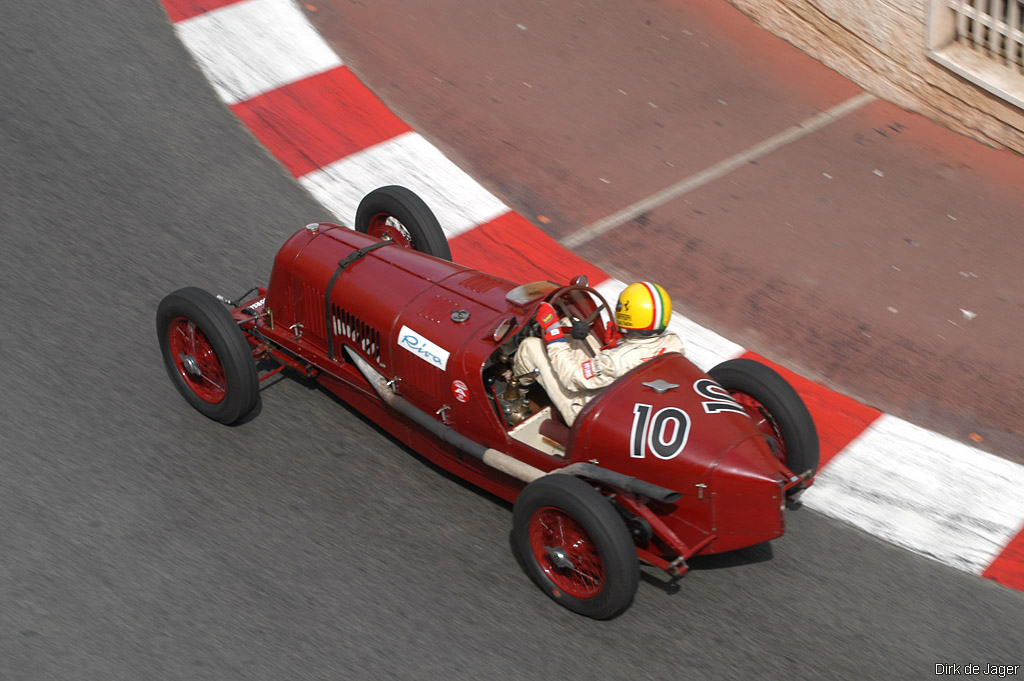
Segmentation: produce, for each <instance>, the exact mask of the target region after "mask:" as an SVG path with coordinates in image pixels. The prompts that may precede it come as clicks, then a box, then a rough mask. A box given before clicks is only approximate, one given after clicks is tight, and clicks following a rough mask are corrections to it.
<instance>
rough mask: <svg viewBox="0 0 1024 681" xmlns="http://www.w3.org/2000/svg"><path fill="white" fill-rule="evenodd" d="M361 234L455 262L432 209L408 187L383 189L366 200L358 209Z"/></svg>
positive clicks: (356, 225) (357, 217) (356, 226)
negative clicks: (386, 238)
mask: <svg viewBox="0 0 1024 681" xmlns="http://www.w3.org/2000/svg"><path fill="white" fill-rule="evenodd" d="M355 229H356V231H357V232H363V233H364V234H369V235H370V236H375V237H378V238H384V237H385V236H387V237H389V238H390V239H391V240H392V241H394V242H395V243H397V244H399V245H401V246H405V247H406V248H412V249H413V250H416V251H420V252H421V253H426V254H427V255H432V256H435V257H437V258H442V259H443V260H451V259H452V251H451V248H449V246H448V238H447V237H446V236H445V234H444V230H442V229H441V224H440V223H439V222H438V221H437V217H436V216H435V215H434V213H433V211H431V210H430V207H429V206H427V204H426V203H425V202H424V201H423V199H421V198H420V197H419V196H417V195H416V194H415V193H414V192H412V191H411V190H409V189H406V188H405V187H399V186H397V185H391V186H388V187H380V188H379V189H374V190H373V191H372V192H370V193H369V194H367V195H366V196H364V197H363V200H362V201H360V202H359V208H358V209H356V224H355Z"/></svg>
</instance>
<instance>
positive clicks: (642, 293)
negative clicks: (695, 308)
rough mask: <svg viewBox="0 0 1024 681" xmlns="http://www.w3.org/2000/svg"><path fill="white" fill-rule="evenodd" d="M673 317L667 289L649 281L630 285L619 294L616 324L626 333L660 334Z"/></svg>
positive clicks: (616, 307)
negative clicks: (644, 332)
mask: <svg viewBox="0 0 1024 681" xmlns="http://www.w3.org/2000/svg"><path fill="white" fill-rule="evenodd" d="M671 317H672V301H671V299H669V297H668V293H666V292H665V289H663V288H662V287H660V286H658V285H657V284H653V283H651V282H649V281H638V282H635V283H633V284H630V285H629V286H627V287H626V288H624V289H623V290H622V293H620V294H619V302H618V304H617V305H616V306H615V323H616V324H618V325H619V328H621V329H625V330H626V331H646V332H649V333H651V334H658V333H661V332H662V331H664V330H665V327H666V326H668V320H669V319H670V318H671Z"/></svg>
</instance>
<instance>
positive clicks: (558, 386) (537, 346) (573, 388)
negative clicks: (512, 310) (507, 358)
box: [513, 331, 684, 426]
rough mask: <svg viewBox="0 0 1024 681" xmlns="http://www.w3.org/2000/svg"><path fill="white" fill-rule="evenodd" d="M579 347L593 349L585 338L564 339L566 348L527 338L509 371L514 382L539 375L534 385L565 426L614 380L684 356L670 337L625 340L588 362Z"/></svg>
mask: <svg viewBox="0 0 1024 681" xmlns="http://www.w3.org/2000/svg"><path fill="white" fill-rule="evenodd" d="M584 343H589V344H590V346H591V348H594V346H595V345H597V343H596V342H595V341H594V340H593V338H592V337H589V336H588V337H587V340H586V341H578V340H575V339H572V338H570V337H568V336H567V338H566V342H555V343H551V344H550V345H547V346H545V343H544V341H543V340H541V339H540V338H533V337H531V338H527V339H525V340H524V341H523V342H522V343H521V344H520V345H519V350H517V351H516V358H515V364H514V366H513V371H515V374H516V376H522V375H523V374H526V373H529V372H531V371H533V370H534V369H535V368H536V369H539V373H538V374H537V381H538V382H540V384H541V385H542V386H543V387H544V390H546V391H547V393H548V397H550V398H551V402H552V403H553V404H554V405H555V407H556V408H557V409H558V411H559V412H561V414H562V418H563V419H565V422H566V424H567V425H569V426H571V425H572V423H573V421H575V420H576V416H577V415H578V414H579V413H580V411H581V410H582V409H583V407H584V405H586V403H587V402H588V401H589V400H590V399H591V398H592V397H593V396H594V395H596V394H597V393H598V392H600V390H601V389H602V388H604V387H606V386H609V385H611V383H612V382H613V381H614V380H615V379H616V378H618V377H619V376H622V375H623V374H625V373H627V372H629V371H630V370H631V369H633V368H635V367H638V366H640V365H641V364H643V363H644V362H646V361H647V360H649V359H653V358H654V357H657V356H658V355H663V354H665V353H666V352H678V353H679V354H684V349H683V341H681V340H680V339H679V336H677V335H676V334H674V333H672V332H671V331H665V332H664V333H662V334H661V335H658V336H648V337H637V336H627V337H626V338H623V339H622V340H620V341H619V344H618V345H616V346H615V347H613V348H608V349H607V350H598V349H596V348H594V349H595V352H594V355H593V356H592V355H591V354H590V353H589V352H587V350H586V348H585V347H584ZM529 383H532V381H531V380H530V379H525V380H523V385H528V384H529Z"/></svg>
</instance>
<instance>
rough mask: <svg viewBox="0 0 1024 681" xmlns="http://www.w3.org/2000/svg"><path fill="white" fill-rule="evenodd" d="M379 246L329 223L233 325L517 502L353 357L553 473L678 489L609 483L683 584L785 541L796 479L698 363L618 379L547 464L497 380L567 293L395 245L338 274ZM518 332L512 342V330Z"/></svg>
mask: <svg viewBox="0 0 1024 681" xmlns="http://www.w3.org/2000/svg"><path fill="white" fill-rule="evenodd" d="M374 244H381V241H380V240H379V239H377V238H375V237H371V236H367V235H365V234H362V233H359V232H355V231H352V230H349V229H346V228H342V227H338V226H335V225H330V224H327V223H322V224H319V225H310V226H309V227H307V228H305V229H303V230H300V231H299V232H297V233H296V234H295V235H294V236H292V237H291V238H290V239H289V240H288V241H287V242H286V243H285V245H284V246H283V247H282V248H281V250H280V251H279V253H278V255H277V257H276V259H275V262H274V269H273V273H272V276H271V280H270V285H269V287H268V288H267V289H262V288H261V289H260V292H259V297H260V300H257V301H256V302H254V303H253V302H249V303H242V304H240V305H238V306H237V307H236V308H235V309H234V310H233V313H232V314H233V315H234V316H235V318H236V319H238V320H239V323H240V326H241V328H242V329H243V331H245V332H246V337H247V338H248V339H249V341H250V343H251V344H252V345H253V348H254V354H255V355H256V356H257V357H258V358H272V359H274V360H276V361H277V362H280V363H281V364H284V365H286V366H289V367H291V368H293V369H296V370H298V371H300V372H302V373H304V374H306V375H308V376H312V377H315V378H316V380H317V381H319V383H320V384H322V385H323V386H324V387H325V388H327V389H328V390H330V391H331V392H332V393H334V394H336V395H337V396H338V397H340V398H341V399H343V400H344V401H345V402H347V403H349V404H351V405H353V406H354V407H355V408H357V409H358V410H359V411H361V412H362V413H364V414H365V415H367V416H368V417H370V418H371V419H373V420H374V421H375V422H377V423H378V424H380V426H381V427H383V428H384V429H386V430H387V431H388V432H389V433H391V434H392V435H394V436H395V437H397V438H398V439H400V440H401V441H403V442H405V443H406V444H408V445H409V446H410V447H412V448H413V449H414V450H416V451H417V452H420V453H421V454H423V455H424V456H426V457H427V458H428V459H430V460H431V461H433V462H435V463H437V464H438V465H440V466H442V467H443V468H445V469H447V470H449V471H451V472H452V473H454V474H456V475H458V476H460V477H462V478H465V479H466V480H468V481H470V482H472V483H474V484H476V485H478V486H480V487H482V488H484V489H486V490H488V491H490V492H493V493H494V494H497V495H498V496H500V497H502V498H503V499H506V500H509V501H513V500H514V499H515V498H516V496H517V495H518V494H519V491H520V490H521V489H522V488H523V486H524V483H523V482H522V481H520V480H518V479H516V478H513V477H510V476H509V475H506V474H504V473H501V472H499V471H497V470H495V469H493V468H491V467H489V466H488V465H486V464H484V463H483V461H481V460H479V459H477V458H474V457H472V456H467V455H466V454H465V453H463V452H460V451H459V450H457V449H456V448H455V447H453V446H451V445H449V444H447V443H445V442H444V441H442V440H441V439H439V438H438V437H436V436H435V435H434V434H432V433H430V432H429V431H427V430H425V429H424V428H422V427H420V426H419V425H417V424H416V423H414V422H413V421H412V420H410V419H408V418H406V417H405V416H403V415H402V414H399V413H398V412H396V411H394V410H393V409H391V408H389V406H388V405H387V403H385V402H384V401H383V400H382V399H381V398H380V397H379V396H378V394H377V392H375V390H374V388H373V387H372V386H371V384H370V383H369V382H368V381H367V380H366V378H364V376H363V375H362V374H361V373H360V371H359V369H358V368H357V367H356V366H355V365H354V364H352V363H351V362H350V361H348V358H347V355H346V351H345V350H343V348H344V347H347V348H348V349H349V350H348V351H352V352H355V353H357V354H358V355H359V356H360V357H362V358H363V359H364V360H366V361H367V362H369V363H370V364H371V365H372V366H373V367H375V368H376V369H377V370H378V371H379V372H380V373H381V374H382V375H383V376H384V377H385V378H387V379H388V380H389V381H391V385H392V386H394V387H395V390H396V392H397V393H399V394H400V395H401V396H402V397H404V398H405V399H406V400H407V401H409V402H410V403H412V404H414V405H415V406H416V407H418V408H419V409H420V410H422V411H423V412H425V413H427V414H430V415H433V416H434V418H436V419H437V420H438V421H439V422H441V423H444V424H446V425H448V426H450V427H451V428H452V429H454V430H455V431H457V432H458V433H460V434H462V435H464V436H466V437H467V438H469V439H470V440H473V441H474V442H476V443H479V444H481V445H483V446H485V447H488V448H491V449H494V450H498V451H500V452H505V453H507V454H509V455H510V456H512V457H514V458H515V459H518V460H521V461H523V462H525V463H527V464H529V465H531V466H534V467H536V468H538V469H541V470H543V471H552V470H554V469H556V468H560V467H563V466H567V465H569V464H573V463H577V462H590V463H595V464H597V465H599V466H600V467H602V468H606V469H610V470H612V471H616V472H619V473H622V474H625V475H628V476H633V477H636V478H638V479H641V480H644V481H647V482H651V483H655V484H657V485H660V486H662V487H666V488H669V489H671V490H674V491H676V492H679V494H680V495H681V496H680V498H679V500H678V501H675V502H673V503H668V502H662V501H653V500H650V499H647V498H644V497H640V496H638V495H636V494H632V493H629V492H624V491H622V490H616V489H610V488H608V487H607V486H604V487H602V489H603V490H604V491H605V492H606V493H609V494H614V495H615V499H616V501H617V502H618V503H619V506H620V507H621V508H622V509H624V513H625V515H626V517H627V520H629V521H633V522H634V524H636V523H639V524H640V525H641V526H643V525H645V524H646V526H647V527H648V528H649V531H648V532H646V533H644V532H641V533H640V534H639V535H637V533H634V534H635V535H636V536H638V537H639V538H638V542H637V543H638V549H637V550H638V554H639V556H640V558H641V559H642V560H645V561H646V562H648V563H651V564H653V565H657V566H659V567H662V568H664V569H667V570H669V571H670V572H674V573H676V574H678V573H680V572H681V570H683V569H685V560H686V559H688V558H690V557H691V556H693V555H695V554H697V553H717V552H722V551H728V550H732V549H736V548H741V547H744V546H750V545H753V544H757V543H761V542H764V541H768V540H771V539H775V538H777V537H779V536H780V535H781V534H782V533H783V508H784V505H785V503H784V502H785V490H786V489H787V488H788V487H789V486H791V485H793V484H794V480H795V477H794V476H793V474H792V473H791V472H790V471H789V470H787V469H786V468H785V466H784V465H783V464H782V463H781V462H780V460H779V458H778V457H777V456H776V455H775V454H773V451H772V448H771V447H770V446H769V444H768V440H767V439H766V438H765V437H764V434H763V433H762V431H761V430H759V428H758V426H757V425H756V424H755V423H754V421H753V420H752V419H751V418H750V417H749V416H748V415H747V414H746V413H744V412H743V411H742V410H741V409H738V407H737V406H736V403H735V402H734V401H733V400H731V398H730V397H729V394H728V393H726V392H725V391H724V390H723V389H721V388H720V387H717V384H714V382H713V381H711V380H710V379H709V377H708V376H707V374H705V373H704V372H702V371H701V370H700V369H698V368H697V367H695V366H694V365H693V364H692V363H690V362H689V361H688V360H687V359H686V358H684V357H683V356H681V355H677V354H669V355H663V356H661V357H658V358H655V359H653V360H651V361H649V362H647V363H646V364H644V365H642V366H640V367H638V368H637V369H635V370H634V371H632V372H631V373H630V374H628V375H626V376H623V377H622V378H620V379H619V380H618V381H617V382H616V383H614V384H613V385H612V386H610V387H609V388H608V389H607V390H605V391H604V392H603V393H601V394H600V395H599V396H597V397H596V398H594V399H593V400H592V401H591V402H590V403H589V404H588V405H587V407H586V408H585V410H584V411H583V413H581V414H580V416H579V417H578V418H577V420H576V422H575V424H574V426H573V428H572V429H571V431H570V432H569V434H568V439H567V441H566V442H565V455H564V456H559V455H553V454H549V453H545V452H544V451H541V450H540V449H535V448H534V447H532V446H529V445H527V444H525V443H524V442H521V441H520V440H518V439H515V438H514V437H513V436H512V435H510V432H509V431H510V429H509V428H508V427H507V425H506V420H505V417H504V416H503V415H502V412H501V409H500V407H499V405H498V401H497V392H498V390H497V388H496V387H495V382H496V381H499V380H500V378H501V376H502V374H503V372H504V374H505V375H506V376H507V368H508V367H507V362H505V363H503V361H505V360H507V356H504V357H503V343H504V344H506V345H505V346H504V348H505V349H506V350H507V343H508V339H511V338H515V337H516V334H517V332H518V331H519V330H520V329H522V328H523V327H524V326H525V325H526V324H527V323H528V322H530V320H532V318H533V314H534V312H535V310H536V308H537V306H538V305H539V304H540V303H541V302H542V301H544V300H546V299H548V300H550V299H551V297H552V295H553V294H552V291H555V290H556V289H559V287H556V286H554V285H551V284H546V283H538V284H535V285H527V286H525V287H520V286H519V285H518V284H516V283H513V282H510V281H507V280H504V279H500V278H498V277H494V276H491V275H488V274H485V273H482V272H480V271H477V270H473V269H469V268H467V267H463V266H461V265H457V264H453V263H450V262H447V261H444V260H440V259H437V258H434V257H431V256H428V255H424V254H422V253H419V252H416V251H413V250H411V249H408V248H403V247H401V246H400V245H397V244H387V245H383V246H380V247H377V248H375V249H373V250H370V251H368V252H365V253H364V254H362V257H360V258H358V259H357V260H354V261H352V262H350V263H349V264H347V266H345V267H344V268H343V269H341V268H340V267H339V262H341V261H345V259H346V258H348V257H349V256H350V255H351V254H352V253H353V252H354V251H357V250H358V249H365V248H366V247H369V246H372V245H374ZM339 269H341V271H340V273H339ZM328 291H329V301H325V293H327V292H328ZM510 292H512V296H509V293H510ZM594 295H595V296H596V294H594ZM509 323H511V327H510V330H509V332H508V333H500V330H501V329H502V328H503V324H509ZM603 329H604V327H601V331H600V333H602V334H605V333H606V332H605V331H604V330H603ZM496 330H498V331H499V333H498V334H497V335H498V336H499V340H495V336H496ZM424 340H425V341H426V342H424ZM603 340H607V339H604V338H603ZM651 385H654V386H656V387H659V388H661V389H662V391H661V392H659V391H658V390H655V389H654V388H652V387H651ZM666 386H671V387H666ZM563 428H564V426H563Z"/></svg>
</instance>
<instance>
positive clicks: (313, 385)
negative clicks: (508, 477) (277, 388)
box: [267, 369, 512, 511]
mask: <svg viewBox="0 0 1024 681" xmlns="http://www.w3.org/2000/svg"><path fill="white" fill-rule="evenodd" d="M279 377H280V378H279ZM281 380H292V381H295V382H296V383H298V384H299V385H301V386H303V387H304V388H306V389H307V390H309V391H311V392H312V391H315V392H318V393H321V394H322V395H324V396H326V397H327V398H328V399H330V400H331V401H332V402H334V404H335V405H336V406H338V407H339V408H342V409H344V410H345V411H347V412H348V413H349V414H351V415H353V416H355V417H357V418H358V419H359V420H361V421H362V422H363V423H365V424H367V425H368V426H369V427H371V428H373V430H374V431H376V432H377V433H378V434H379V435H381V436H382V437H384V438H386V439H387V440H388V441H389V442H391V443H392V444H394V445H395V447H398V448H399V449H401V450H402V451H404V452H405V453H406V454H408V455H410V456H412V457H414V458H415V459H416V460H417V461H419V462H421V463H422V464H423V465H425V466H427V467H428V468H430V470H432V471H434V472H435V473H437V474H438V475H441V476H443V477H444V478H445V479H446V480H449V481H451V482H453V483H455V484H457V485H458V486H459V487H462V488H463V489H465V490H468V491H470V492H472V493H474V494H476V495H477V496H479V497H481V498H484V499H489V500H491V501H493V502H495V503H496V504H498V505H499V506H503V507H505V508H507V509H508V510H509V511H511V510H512V504H511V503H509V502H507V501H505V500H504V499H502V498H501V497H499V496H497V495H495V494H492V493H491V492H488V491H487V490H484V489H482V488H480V487H477V486H476V485H474V484H473V483H471V482H469V481H467V480H465V479H463V478H461V477H460V476H458V475H456V474H454V473H452V472H450V471H448V470H446V469H445V468H442V467H441V466H439V465H438V464H436V463H434V462H433V461H431V460H430V459H428V458H427V457H425V456H423V455H422V454H420V453H419V452H417V451H416V450H415V449H412V448H411V447H409V446H408V445H407V444H405V443H404V442H402V441H401V440H399V439H398V438H397V437H395V436H394V435H392V434H391V433H390V432H388V431H387V430H385V429H384V428H382V427H381V426H380V425H379V424H377V422H375V421H374V420H373V419H371V418H370V417H368V416H366V415H364V414H363V413H362V412H360V411H359V410H358V409H356V408H355V407H353V406H352V405H350V404H349V403H348V402H346V401H345V400H343V399H341V398H340V397H338V396H337V395H335V394H334V393H332V392H331V391H330V390H328V389H327V388H325V387H324V386H322V385H320V383H318V382H317V380H316V379H314V378H310V377H308V376H303V375H301V374H299V373H298V372H295V371H293V370H291V369H285V370H284V371H282V372H281V373H280V374H278V375H277V376H275V377H274V379H272V381H271V385H268V386H267V388H270V387H272V386H273V385H276V384H277V383H279V382H280V381H281Z"/></svg>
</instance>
